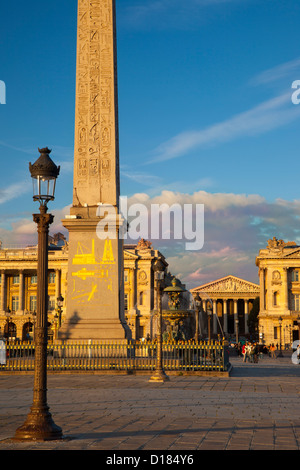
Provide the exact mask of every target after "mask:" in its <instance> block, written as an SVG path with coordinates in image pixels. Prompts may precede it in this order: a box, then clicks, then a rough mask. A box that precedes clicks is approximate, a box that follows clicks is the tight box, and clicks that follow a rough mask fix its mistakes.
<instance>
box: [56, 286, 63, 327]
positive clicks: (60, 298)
mask: <svg viewBox="0 0 300 470" xmlns="http://www.w3.org/2000/svg"><path fill="white" fill-rule="evenodd" d="M63 305H64V298H63V296H62V295H61V294H60V295H59V296H58V297H57V311H58V328H60V327H61V312H62V307H63Z"/></svg>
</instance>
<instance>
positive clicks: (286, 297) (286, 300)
mask: <svg viewBox="0 0 300 470" xmlns="http://www.w3.org/2000/svg"><path fill="white" fill-rule="evenodd" d="M282 287H283V310H284V313H288V312H287V311H288V310H289V283H288V268H283V279H282Z"/></svg>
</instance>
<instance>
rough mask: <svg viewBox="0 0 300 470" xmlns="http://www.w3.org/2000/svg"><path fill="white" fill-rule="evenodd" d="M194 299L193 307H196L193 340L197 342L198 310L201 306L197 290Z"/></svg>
mask: <svg viewBox="0 0 300 470" xmlns="http://www.w3.org/2000/svg"><path fill="white" fill-rule="evenodd" d="M194 300H195V307H196V328H195V341H196V342H197V341H199V311H200V307H201V298H200V295H199V293H198V292H197V294H196V297H195V299H194Z"/></svg>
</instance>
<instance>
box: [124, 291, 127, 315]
mask: <svg viewBox="0 0 300 470" xmlns="http://www.w3.org/2000/svg"><path fill="white" fill-rule="evenodd" d="M124 310H125V312H127V311H128V294H125V295H124Z"/></svg>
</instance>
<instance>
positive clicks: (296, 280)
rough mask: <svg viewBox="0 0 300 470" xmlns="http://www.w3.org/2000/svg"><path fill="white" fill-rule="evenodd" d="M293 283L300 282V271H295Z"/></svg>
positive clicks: (293, 272)
mask: <svg viewBox="0 0 300 470" xmlns="http://www.w3.org/2000/svg"><path fill="white" fill-rule="evenodd" d="M292 281H293V282H298V281H299V271H298V270H296V269H294V270H293V271H292Z"/></svg>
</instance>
